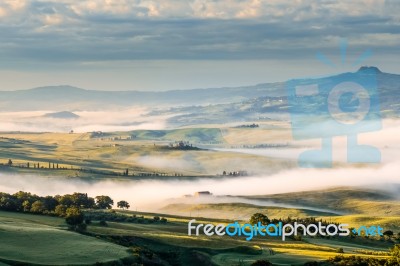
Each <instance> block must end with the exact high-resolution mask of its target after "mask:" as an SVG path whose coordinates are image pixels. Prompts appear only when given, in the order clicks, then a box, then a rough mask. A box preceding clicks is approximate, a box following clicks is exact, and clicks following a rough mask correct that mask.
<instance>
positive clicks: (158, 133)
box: [0, 128, 295, 177]
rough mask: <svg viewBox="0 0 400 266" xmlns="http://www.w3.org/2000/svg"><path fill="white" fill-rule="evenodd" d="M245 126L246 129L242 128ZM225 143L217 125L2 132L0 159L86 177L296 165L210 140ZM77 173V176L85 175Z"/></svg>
mask: <svg viewBox="0 0 400 266" xmlns="http://www.w3.org/2000/svg"><path fill="white" fill-rule="evenodd" d="M243 132H246V130H245V129H243ZM260 134H261V133H260ZM261 135H262V134H261ZM179 141H185V143H187V145H189V146H191V147H193V149H179V148H171V147H170V145H171V144H172V145H176V142H179ZM224 143H226V142H225V139H224V135H223V133H221V130H220V129H217V128H190V129H189V128H185V129H176V130H138V131H129V132H111V133H103V132H100V133H99V132H97V133H83V134H61V133H1V134H0V147H1V148H2V149H0V163H3V164H7V162H8V160H9V159H11V160H12V161H13V165H14V166H27V163H30V168H31V170H28V169H19V171H28V172H29V171H30V172H32V168H33V167H34V166H33V165H34V164H37V163H39V164H40V169H36V170H33V171H36V173H38V174H42V175H43V174H44V175H51V174H53V175H54V174H57V175H61V176H64V175H67V176H76V173H75V172H71V171H70V170H72V169H74V170H78V169H81V168H82V169H86V170H95V171H92V172H91V173H90V174H91V175H90V177H96V175H97V174H100V173H99V172H101V171H103V172H104V173H110V172H114V173H116V174H117V175H121V174H122V173H123V172H124V171H125V170H126V169H128V170H129V173H130V174H131V175H132V174H135V175H136V176H138V175H140V173H151V174H154V173H159V174H166V175H172V176H175V174H178V175H188V176H204V175H214V176H215V175H218V174H222V172H223V171H227V172H231V171H247V172H248V173H255V174H257V173H260V172H262V173H271V172H276V171H279V170H280V169H282V168H285V169H287V168H291V167H293V166H295V162H293V161H290V160H281V159H273V158H268V157H265V156H258V155H251V154H240V153H234V152H229V151H215V150H212V148H213V145H224ZM196 147H200V148H199V149H197V148H196ZM49 163H50V168H53V163H54V164H55V166H54V167H55V168H56V167H57V164H58V166H59V168H67V169H66V171H62V170H59V171H57V172H54V171H52V172H51V171H48V172H43V171H45V170H46V169H48V168H49ZM42 168H43V169H42ZM78 174H79V176H80V177H86V176H85V175H87V174H85V173H78ZM111 175H112V174H111ZM111 175H109V176H107V177H110V176H111ZM114 176H115V174H114Z"/></svg>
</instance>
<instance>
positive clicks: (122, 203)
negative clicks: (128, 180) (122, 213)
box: [117, 200, 131, 209]
mask: <svg viewBox="0 0 400 266" xmlns="http://www.w3.org/2000/svg"><path fill="white" fill-rule="evenodd" d="M117 207H118V208H121V209H125V208H126V209H129V207H131V206H130V205H129V203H128V202H127V201H125V200H121V201H118V202H117Z"/></svg>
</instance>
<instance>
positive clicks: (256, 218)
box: [250, 212, 270, 225]
mask: <svg viewBox="0 0 400 266" xmlns="http://www.w3.org/2000/svg"><path fill="white" fill-rule="evenodd" d="M258 222H260V223H261V224H262V225H266V224H269V223H270V220H269V219H268V217H267V216H266V215H264V214H262V213H259V212H258V213H255V214H253V215H252V216H251V218H250V224H257V223H258Z"/></svg>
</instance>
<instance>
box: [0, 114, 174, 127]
mask: <svg viewBox="0 0 400 266" xmlns="http://www.w3.org/2000/svg"><path fill="white" fill-rule="evenodd" d="M49 113H53V111H46V110H43V111H29V112H0V128H1V131H25V132H69V131H70V130H73V131H74V132H77V133H84V132H91V131H105V132H107V131H129V130H135V129H164V128H165V127H166V126H167V120H168V119H169V118H170V117H171V116H168V115H155V116H148V115H147V114H148V110H147V109H145V108H131V109H121V110H107V111H77V112H74V114H76V115H78V116H79V117H78V118H69V119H66V118H52V117H46V116H45V115H46V114H49Z"/></svg>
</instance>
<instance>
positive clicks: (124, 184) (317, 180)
mask: <svg viewBox="0 0 400 266" xmlns="http://www.w3.org/2000/svg"><path fill="white" fill-rule="evenodd" d="M399 173H400V160H397V161H393V162H390V163H386V164H382V165H380V166H375V167H373V166H371V167H364V168H350V167H347V168H339V169H336V168H332V169H293V170H288V171H282V172H280V173H277V174H273V175H271V176H254V177H240V178H224V179H217V178H216V179H198V180H192V181H183V180H168V181H166V180H143V181H137V180H136V181H122V180H119V181H112V180H101V181H90V182H89V181H84V180H78V179H65V178H56V177H54V178H48V177H38V176H33V175H14V174H8V173H1V174H0V191H3V192H8V193H15V192H16V191H19V190H24V191H29V192H32V193H36V194H39V195H55V194H65V193H73V192H85V193H88V194H89V195H90V196H96V195H103V194H104V195H109V196H111V197H112V198H113V199H114V201H115V202H116V201H119V200H127V201H128V202H130V203H131V206H133V209H136V208H137V209H138V210H143V211H156V210H158V209H159V208H161V207H163V206H164V205H165V204H167V202H168V200H170V199H171V198H179V197H182V196H183V195H186V194H193V193H195V192H197V191H210V192H212V193H213V194H214V195H216V196H223V195H266V194H275V193H285V192H296V191H306V190H315V189H323V188H329V187H338V186H368V187H371V188H376V187H379V189H387V190H388V191H390V190H391V189H392V188H393V184H400V178H399ZM221 199H222V201H221ZM225 200H226V202H236V201H237V198H235V199H232V198H230V197H222V198H220V199H219V200H218V202H224V201H225ZM182 202H185V200H184V198H182ZM242 202H243V201H242ZM247 203H248V202H247ZM253 203H254V202H253ZM266 204H267V203H266Z"/></svg>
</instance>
